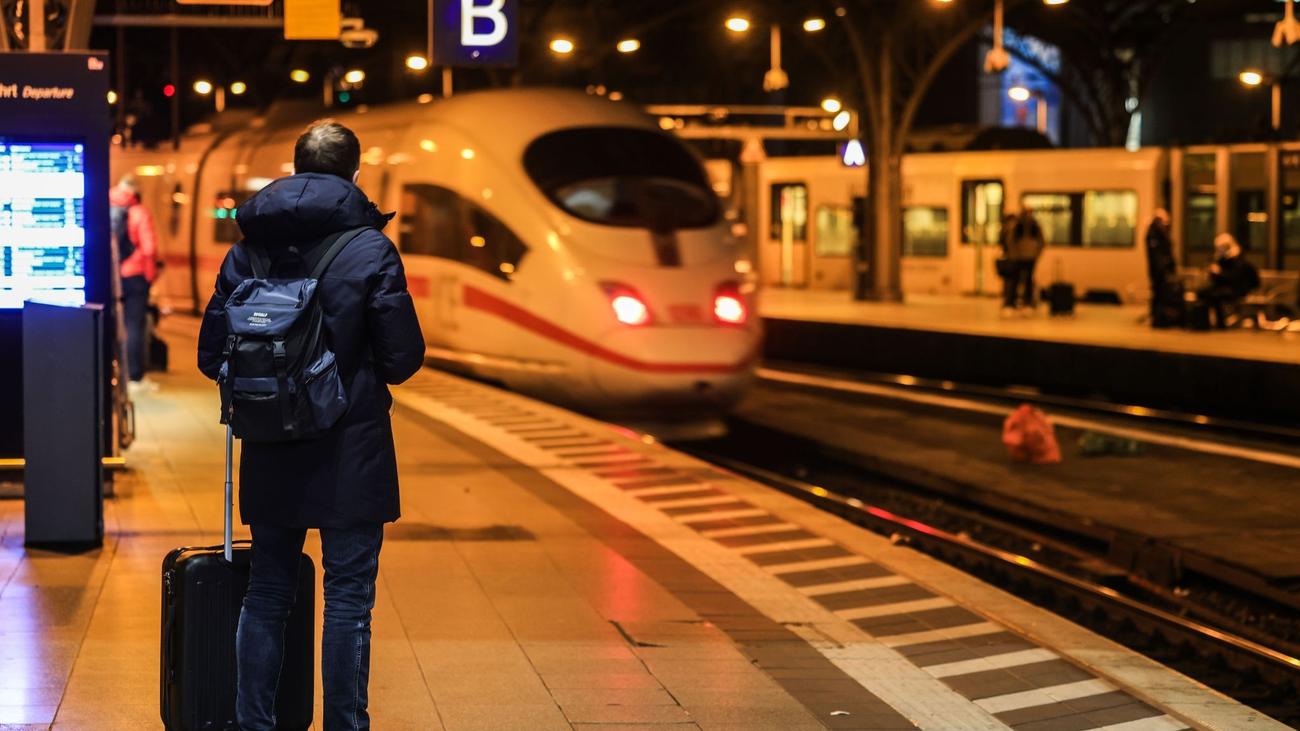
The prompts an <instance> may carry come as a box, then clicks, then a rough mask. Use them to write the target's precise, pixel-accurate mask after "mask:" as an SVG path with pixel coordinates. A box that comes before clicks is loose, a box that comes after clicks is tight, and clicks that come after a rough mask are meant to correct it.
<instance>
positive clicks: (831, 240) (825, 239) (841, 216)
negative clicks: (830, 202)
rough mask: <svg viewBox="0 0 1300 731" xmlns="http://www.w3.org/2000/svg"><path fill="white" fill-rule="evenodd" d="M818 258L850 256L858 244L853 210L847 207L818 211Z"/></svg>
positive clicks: (824, 208) (822, 208)
mask: <svg viewBox="0 0 1300 731" xmlns="http://www.w3.org/2000/svg"><path fill="white" fill-rule="evenodd" d="M816 241H817V256H849V255H850V254H852V253H853V247H854V246H855V245H856V244H857V243H858V227H857V226H855V225H854V223H853V210H852V209H851V208H848V207H847V206H820V207H818V209H817V239H816Z"/></svg>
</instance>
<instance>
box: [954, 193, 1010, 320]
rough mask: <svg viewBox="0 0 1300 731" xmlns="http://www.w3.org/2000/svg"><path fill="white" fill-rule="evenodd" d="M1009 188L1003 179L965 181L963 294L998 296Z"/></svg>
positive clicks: (959, 259) (959, 278)
mask: <svg viewBox="0 0 1300 731" xmlns="http://www.w3.org/2000/svg"><path fill="white" fill-rule="evenodd" d="M1005 190H1006V189H1005V186H1004V185H1003V183H1002V180H1001V179H1000V178H984V179H968V180H962V181H961V198H960V204H961V238H960V242H961V246H960V247H959V251H958V253H957V257H956V265H957V267H956V268H957V283H958V284H957V286H958V289H959V290H960V291H961V292H968V293H973V294H977V295H980V294H996V293H997V292H998V290H999V282H998V279H997V273H996V261H997V259H998V257H999V256H1001V251H1000V247H999V242H1000V240H1001V236H1002V215H1003V210H1004V205H1005V204H1004V197H1005Z"/></svg>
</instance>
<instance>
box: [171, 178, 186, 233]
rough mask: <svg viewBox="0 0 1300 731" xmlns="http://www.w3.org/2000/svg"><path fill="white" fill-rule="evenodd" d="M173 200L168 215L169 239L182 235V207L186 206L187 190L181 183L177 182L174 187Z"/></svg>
mask: <svg viewBox="0 0 1300 731" xmlns="http://www.w3.org/2000/svg"><path fill="white" fill-rule="evenodd" d="M171 202H172V205H171V213H170V215H169V216H168V217H167V231H168V233H169V236H168V239H170V240H173V241H174V240H176V237H178V236H180V235H181V209H183V208H184V207H185V191H184V189H183V188H181V184H180V183H177V184H176V187H175V188H172V201H171Z"/></svg>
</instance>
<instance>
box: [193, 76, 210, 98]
mask: <svg viewBox="0 0 1300 731" xmlns="http://www.w3.org/2000/svg"><path fill="white" fill-rule="evenodd" d="M194 92H195V93H196V94H202V95H203V96H207V95H208V94H211V93H212V82H211V81H204V80H203V79H199V80H198V81H196V82H194Z"/></svg>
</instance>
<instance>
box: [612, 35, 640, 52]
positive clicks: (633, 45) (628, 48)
mask: <svg viewBox="0 0 1300 731" xmlns="http://www.w3.org/2000/svg"><path fill="white" fill-rule="evenodd" d="M615 47H616V48H617V49H618V52H619V53H636V52H637V51H639V50H641V41H638V40H637V39H635V38H624V39H623V40H621V41H619V42H618V45H617V46H615Z"/></svg>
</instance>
